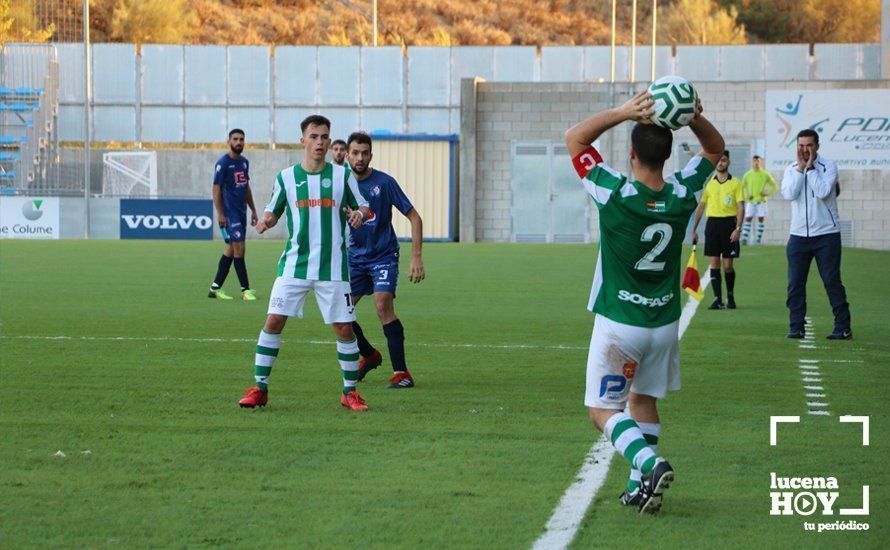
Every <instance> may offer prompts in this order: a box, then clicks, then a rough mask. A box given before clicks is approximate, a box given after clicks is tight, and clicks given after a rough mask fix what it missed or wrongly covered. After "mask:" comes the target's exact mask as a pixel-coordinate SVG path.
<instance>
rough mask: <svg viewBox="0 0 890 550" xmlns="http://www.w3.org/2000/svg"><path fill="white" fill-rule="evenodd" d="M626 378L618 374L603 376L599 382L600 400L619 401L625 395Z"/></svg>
mask: <svg viewBox="0 0 890 550" xmlns="http://www.w3.org/2000/svg"><path fill="white" fill-rule="evenodd" d="M626 390H627V378H625V377H624V376H621V375H620V374H609V375H607V376H603V379H602V381H600V399H603V400H604V401H621V400H623V399H624V396H625V394H626V393H627V391H626Z"/></svg>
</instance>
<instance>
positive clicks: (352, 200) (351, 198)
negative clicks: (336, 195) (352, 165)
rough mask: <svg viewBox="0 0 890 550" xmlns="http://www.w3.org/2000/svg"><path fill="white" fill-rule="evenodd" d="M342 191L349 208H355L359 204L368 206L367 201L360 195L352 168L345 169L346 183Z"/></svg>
mask: <svg viewBox="0 0 890 550" xmlns="http://www.w3.org/2000/svg"><path fill="white" fill-rule="evenodd" d="M344 191H345V192H344V197H343V198H344V200H345V201H346V204H347V205H348V206H349V208H352V209H353V210H355V209H356V208H358V207H360V206H365V207H367V206H368V201H367V200H366V199H365V197H364V196H363V195H362V191H361V189H359V187H358V180H357V179H355V174H353V173H352V170H347V171H346V185H345V189H344Z"/></svg>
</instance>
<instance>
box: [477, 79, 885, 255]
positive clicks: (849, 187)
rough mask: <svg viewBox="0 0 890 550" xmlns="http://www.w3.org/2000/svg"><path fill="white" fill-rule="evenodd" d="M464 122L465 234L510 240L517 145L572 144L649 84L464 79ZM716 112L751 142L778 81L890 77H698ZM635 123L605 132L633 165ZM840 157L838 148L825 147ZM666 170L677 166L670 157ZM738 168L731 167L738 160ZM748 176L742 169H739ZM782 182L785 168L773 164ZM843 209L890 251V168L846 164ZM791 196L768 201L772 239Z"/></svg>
mask: <svg viewBox="0 0 890 550" xmlns="http://www.w3.org/2000/svg"><path fill="white" fill-rule="evenodd" d="M464 84H465V86H464V98H463V100H462V101H463V107H462V113H461V115H462V129H461V159H460V164H461V191H460V204H461V213H460V227H461V235H460V240H462V241H469V242H472V241H486V242H507V241H510V240H511V236H512V230H511V224H512V217H511V205H512V190H511V163H512V144H513V143H514V142H517V141H522V142H541V143H548V142H549V143H554V144H560V145H563V144H564V138H563V134H564V132H565V130H566V129H567V128H568V127H569V126H571V125H573V124H574V123H576V122H578V121H580V120H582V119H583V118H585V117H587V116H589V115H590V114H591V113H592V112H595V111H597V110H601V109H605V108H609V107H611V106H613V105H620V104H621V103H623V102H624V101H626V100H627V99H628V98H629V97H630V96H631V95H632V92H633V90H640V89H642V88H643V86H645V84H637V85H632V84H619V85H615V86H614V87H613V86H610V85H609V84H599V83H571V84H568V83H486V82H477V83H476V84H475V85H474V84H473V81H472V80H465V81H464ZM696 88H697V89H698V92H699V94H700V96H701V98H702V104H703V106H704V108H705V113H706V115H707V116H708V118H709V119H710V120H711V121H712V122H714V123H715V125H716V126H717V128H718V129H720V130H721V132H722V133H723V135H724V137H725V138H726V141H727V144H728V145H733V144H738V145H744V144H753V143H754V142H755V141H756V140H762V139H763V138H764V137H765V136H764V132H765V113H764V95H765V92H766V91H767V90H774V89H789V88H794V89H807V90H815V89H839V88H890V81H886V80H885V81H829V82H812V81H810V82H801V81H788V82H696ZM631 128H632V125H630V124H624V125H622V126H619V127H617V128H615V129H612V130H611V131H610V132H608V133H607V134H606V135H605V136H604V138H602V146H601V149H602V153H603V156H604V157H605V158H606V159H608V162H609V164H610V165H612V166H613V167H615V168H616V169H619V170H622V171H624V172H629V171H630V160H629V157H628V151H629V149H630V141H629V140H630V130H631ZM684 141H686V142H689V143H692V144H694V143H696V141H695V138H694V136H693V135H692V132H691V131H689V130H688V129H682V130H680V131H678V132H676V133H675V139H674V142H675V155H674V157H677V156H678V155H677V154H676V152H677V149H678V145H679V144H680V143H681V142H684ZM821 152H822V153H823V154H824V155H825V156H826V157H827V158H832V155H831V149H830V147H825V148H823V150H822V151H821ZM665 168H666V171H667V172H671V171H673V170H676V169H678V168H679V167H677V166H675V165H673V164H671V161H668V165H666V167H665ZM730 171H731V172H732V171H733V170H732V168H730ZM738 175H741V174H738ZM773 176H774V177H775V178H776V181H777V183H780V182H781V176H782V174H781V173H780V172H773ZM840 181H841V184H842V193H841V195H840V197H839V198H838V207H839V209H840V214H841V218H842V220H851V221H852V222H853V223H852V228H853V231H852V243H850V242H849V240H847V243H848V244H852V246H857V247H864V248H876V249H884V250H887V249H890V171H886V170H885V171H881V170H843V171H841V173H840ZM790 217H791V213H790V203H789V202H788V201H785V200H784V199H783V198H782V197H781V195H780V194H779V193H778V192H777V193H776V194H774V195H773V196H772V198H771V200H770V202H769V216H768V218H767V223H766V232H765V233H764V240H765V242H766V243H768V244H781V243H784V242H785V241H786V240H787V237H788V228H789V225H790ZM589 221H590V227H589V230H590V233H591V239H592V240H594V241H595V240H597V239H598V238H599V228H598V216H597V211H596V208H590V219H589Z"/></svg>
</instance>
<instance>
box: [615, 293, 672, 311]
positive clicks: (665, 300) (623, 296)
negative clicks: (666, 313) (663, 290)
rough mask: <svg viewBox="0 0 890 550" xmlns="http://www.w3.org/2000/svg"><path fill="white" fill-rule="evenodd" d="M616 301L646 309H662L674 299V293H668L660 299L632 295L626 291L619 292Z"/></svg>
mask: <svg viewBox="0 0 890 550" xmlns="http://www.w3.org/2000/svg"><path fill="white" fill-rule="evenodd" d="M618 299H619V300H622V301H624V302H630V303H632V304H637V305H641V306H646V307H664V306H666V305H668V304H669V303H671V300H673V299H674V293H673V292H669V293H667V294H665V295H664V296H662V297H660V298H647V297H646V296H641V295H639V294H634V293H633V292H629V291H627V290H619V291H618Z"/></svg>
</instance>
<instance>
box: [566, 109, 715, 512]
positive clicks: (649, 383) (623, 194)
mask: <svg viewBox="0 0 890 550" xmlns="http://www.w3.org/2000/svg"><path fill="white" fill-rule="evenodd" d="M652 106H653V101H652V99H651V97H650V96H649V93H648V92H647V91H643V92H640V93H638V94H637V95H635V96H634V97H633V98H631V99H630V100H629V101H628V102H627V103H625V104H624V105H622V106H621V107H618V108H616V109H609V110H607V111H603V112H601V113H598V114H596V115H594V116H592V117H590V118H588V119H587V120H584V121H582V122H580V123H578V124H577V125H575V126H573V127H572V128H570V129H569V130H568V131H567V132H566V144H567V145H568V148H569V153H570V154H571V156H572V158H573V162H574V164H575V168H576V170H577V171H578V175H579V176H580V177H581V178H583V179H582V182H583V184H584V187H585V189H586V190H587V192H588V193H589V194H590V196H591V197H592V198H593V201H594V203H595V204H596V207H597V209H598V210H599V225H600V246H599V258H598V260H597V266H596V273H595V275H594V281H593V288H592V290H591V295H590V303H589V306H588V307H589V309H590V310H591V311H594V312H596V314H597V315H596V319H595V321H594V327H593V334H592V336H591V340H590V351H589V354H588V358H587V391H586V395H585V398H584V404H585V405H586V406H587V407H588V408H589V410H590V418H591V420H592V421H593V422H594V424H595V425H596V427H597V428H599V429H600V430H601V431H602V432H603V434H604V435H605V436H606V437H608V438H609V439H610V440H611V441H612V444H613V445H614V446H615V448H616V449H617V450H618V452H619V453H621V454H622V455H624V457H625V458H627V459H628V461H630V463H631V466H632V472H631V479H630V480H629V481H628V485H627V490H626V491H625V492H624V494H622V495H621V498H620V501H621V503H622V504H626V505H638V506H639V510H640V512H641V513H655V512H657V511H658V510H659V508H660V506H661V493H662V492H663V491H664V489H666V488H668V487H669V486H670V483H671V482H672V481H673V478H674V472H673V469H672V468H671V466H670V464H668V462H667V461H666V460H664V459H663V458H660V457H659V456H658V455H657V454H656V451H657V444H658V435H659V431H660V424H659V418H658V409H657V407H656V401H657V399H660V398H663V397H665V395H666V394H667V391H669V390H670V391H676V390H678V389H679V388H680V372H679V369H680V357H679V347H678V336H679V333H678V325H679V322H678V319H679V317H680V301H679V300H680V255H681V252H682V244H683V239H684V237H685V233H686V227H687V226H688V224H689V218H690V216H691V214H692V212H693V211H694V210H695V208H696V206H697V204H698V197H697V195H696V193H697V192H699V191H700V190H701V189H702V187H703V186H704V185H705V183H707V181H708V180H709V179H710V177H711V174H712V173H713V171H714V166H715V165H716V163H717V161H718V159H719V158H720V155H721V154H722V153H723V148H724V143H723V138H722V137H721V136H720V133H719V132H718V131H717V130H716V129H715V128H714V126H712V125H711V123H710V122H708V121H707V120H706V119H705V118H704V117H703V116H701V106H700V105H697V106H696V110H697V114H696V117H695V118H694V119H693V121H692V122H691V123H690V125H689V126H690V129H691V130H692V132H693V133H694V134H695V135H696V137H697V138H698V139H699V142H700V143H701V145H702V148H703V149H704V151H703V152H702V153H701V156H696V157H694V158H693V159H692V160H691V161H689V164H687V165H686V167H685V168H684V169H683V170H681V171H679V172H676V173H674V174H672V175H670V176H668V177H666V178H665V177H663V175H662V174H663V170H664V163H665V161H667V159H668V158H669V157H670V154H671V146H672V140H673V135H672V134H671V131H670V130H667V129H664V128H660V127H658V126H655V125H654V124H651V122H650V120H649V117H650V116H651V115H652V114H653V113H654V111H653V109H652ZM625 121H636V122H637V124H636V125H635V126H634V128H633V131H632V133H631V150H630V163H631V167H632V169H633V178H629V177H628V176H626V175H624V174H622V173H621V172H618V171H617V170H614V169H613V168H610V167H609V166H607V165H606V164H605V163H604V162H603V158H602V157H601V156H600V154H599V152H598V151H597V150H596V149H594V148H593V147H592V146H591V145H590V144H591V143H593V142H594V141H595V140H596V139H597V138H599V137H600V135H602V134H603V133H604V132H605V131H607V130H609V129H610V128H612V127H614V126H617V125H618V124H620V123H622V122H625ZM628 397H629V398H630V415H628V414H627V413H625V412H624V409H625V406H626V405H627V403H628Z"/></svg>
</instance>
